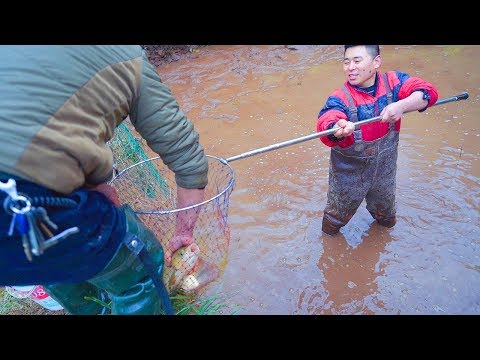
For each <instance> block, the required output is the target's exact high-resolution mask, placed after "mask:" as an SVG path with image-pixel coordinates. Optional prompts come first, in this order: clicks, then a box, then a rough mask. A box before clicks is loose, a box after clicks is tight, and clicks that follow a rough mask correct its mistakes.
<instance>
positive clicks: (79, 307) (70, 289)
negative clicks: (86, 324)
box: [43, 282, 110, 315]
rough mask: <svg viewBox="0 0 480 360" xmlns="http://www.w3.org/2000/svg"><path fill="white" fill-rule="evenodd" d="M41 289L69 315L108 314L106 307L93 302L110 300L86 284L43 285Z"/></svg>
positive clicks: (94, 287)
mask: <svg viewBox="0 0 480 360" xmlns="http://www.w3.org/2000/svg"><path fill="white" fill-rule="evenodd" d="M43 287H44V288H45V291H46V292H47V293H48V294H49V295H50V296H51V297H52V298H53V299H54V300H56V301H58V303H59V304H60V305H62V306H63V308H64V309H65V311H66V312H68V313H69V314H71V315H100V314H107V313H109V312H110V310H109V309H108V307H106V306H105V305H101V304H100V303H98V302H96V301H95V300H93V299H97V300H100V302H103V303H108V302H109V301H110V300H109V299H107V297H106V295H105V293H104V292H102V291H101V290H100V289H98V288H97V287H96V286H94V285H92V284H89V283H88V282H81V283H78V284H54V285H43ZM86 298H87V299H86Z"/></svg>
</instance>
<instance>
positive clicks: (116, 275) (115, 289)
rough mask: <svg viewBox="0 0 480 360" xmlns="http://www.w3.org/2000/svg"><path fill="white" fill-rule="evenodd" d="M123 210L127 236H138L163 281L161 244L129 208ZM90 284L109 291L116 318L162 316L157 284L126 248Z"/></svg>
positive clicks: (119, 251)
mask: <svg viewBox="0 0 480 360" xmlns="http://www.w3.org/2000/svg"><path fill="white" fill-rule="evenodd" d="M122 208H123V209H124V211H125V215H126V218H127V232H128V233H130V234H135V235H136V236H137V237H138V238H139V239H140V240H141V241H142V242H143V243H144V244H145V247H146V249H147V250H148V252H149V254H150V256H151V258H152V261H153V263H154V264H155V266H156V267H157V269H158V270H157V271H158V274H159V276H160V278H161V277H162V272H163V264H164V255H163V248H162V246H161V245H160V242H159V241H158V240H157V238H156V237H155V235H153V233H152V232H151V231H150V230H149V229H148V228H147V227H146V226H145V225H144V224H143V223H142V222H141V220H140V219H139V218H138V217H137V215H136V214H135V212H134V211H133V210H132V208H131V207H130V206H129V205H123V206H122ZM89 282H90V283H92V284H94V285H95V286H97V287H99V288H101V289H105V290H107V291H108V293H109V297H110V299H111V300H112V304H111V308H112V315H113V314H135V315H139V314H144V315H154V314H160V312H161V302H160V297H159V295H158V292H157V289H156V288H155V286H154V284H153V281H152V280H151V278H150V276H149V275H148V273H147V272H146V271H145V268H144V265H143V263H142V262H141V261H140V259H139V258H138V256H137V255H135V254H134V253H132V252H131V251H130V250H129V249H128V248H127V247H126V246H125V245H122V246H120V248H119V249H118V251H117V253H116V254H115V256H114V257H113V259H112V260H111V261H110V263H109V264H108V265H107V266H106V267H105V269H103V270H102V271H101V272H100V273H99V274H98V275H96V276H95V277H94V278H92V279H90V280H89Z"/></svg>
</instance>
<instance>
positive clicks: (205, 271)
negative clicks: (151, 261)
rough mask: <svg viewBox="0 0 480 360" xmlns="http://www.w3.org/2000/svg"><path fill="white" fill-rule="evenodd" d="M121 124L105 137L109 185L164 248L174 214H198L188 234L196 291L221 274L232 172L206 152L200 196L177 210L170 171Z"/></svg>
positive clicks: (227, 240)
mask: <svg viewBox="0 0 480 360" xmlns="http://www.w3.org/2000/svg"><path fill="white" fill-rule="evenodd" d="M127 124H129V123H128V121H125V122H124V123H122V124H121V125H120V126H119V127H118V128H117V129H116V131H115V136H114V138H112V140H111V141H110V142H109V146H110V148H111V149H112V152H113V155H114V161H115V164H116V165H115V167H116V168H117V171H118V172H117V175H116V176H115V177H114V179H113V180H112V182H111V185H112V186H114V187H115V189H116V190H117V193H118V196H119V199H120V202H121V203H122V204H129V205H130V206H131V207H132V209H133V210H134V211H135V213H136V214H137V215H138V217H139V218H140V219H141V220H142V222H143V223H144V224H145V225H146V226H147V227H148V228H149V229H150V230H151V231H152V232H153V233H154V234H155V236H156V237H157V239H158V240H159V241H160V242H161V244H162V245H163V247H164V249H165V248H166V244H167V242H168V241H169V240H170V239H171V237H172V236H173V234H174V232H175V224H176V217H177V216H178V215H179V214H181V213H185V212H192V211H195V212H197V213H198V219H197V222H196V225H195V228H194V233H193V238H194V242H195V243H196V244H197V245H198V247H199V248H200V252H199V259H198V260H199V261H198V267H197V268H196V270H195V272H194V273H193V274H191V275H193V276H195V279H196V280H197V281H198V283H199V285H198V286H195V291H196V292H197V291H200V289H202V288H204V287H205V286H204V285H208V284H209V283H211V282H212V281H213V280H215V279H218V278H219V277H220V276H221V275H222V273H223V271H224V269H225V266H226V263H227V259H228V249H229V244H230V228H229V226H228V204H229V198H230V194H231V193H232V191H233V186H234V182H235V176H234V171H233V169H232V168H231V166H230V165H229V164H228V163H227V162H226V161H225V160H224V159H220V158H217V157H214V156H210V155H207V159H208V165H209V175H208V185H207V187H206V188H205V199H206V200H205V201H203V202H202V203H200V204H196V205H193V206H189V207H185V208H183V209H179V208H177V186H176V182H175V173H173V172H172V171H171V170H170V169H169V168H168V167H167V166H166V165H165V164H164V163H163V161H162V160H161V158H160V157H158V156H157V157H152V158H148V156H147V154H146V153H145V152H144V148H143V146H142V144H141V142H140V141H139V140H137V139H136V138H135V136H134V135H133V133H132V131H131V130H130V128H129V126H127ZM130 126H131V125H130ZM166 269H167V268H166Z"/></svg>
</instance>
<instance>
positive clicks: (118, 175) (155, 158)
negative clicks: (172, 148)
mask: <svg viewBox="0 0 480 360" xmlns="http://www.w3.org/2000/svg"><path fill="white" fill-rule="evenodd" d="M205 156H206V157H207V158H212V159H215V160H217V161H219V162H220V163H222V164H223V165H226V166H227V167H228V168H229V171H230V174H231V179H230V181H229V182H228V184H227V186H226V187H225V189H223V190H222V191H220V192H219V193H218V194H217V195H215V196H213V197H211V198H209V199H207V200H204V201H202V202H200V203H198V204H194V205H190V206H187V207H183V208H179V209H173V210H151V211H147V210H134V211H135V213H137V214H159V215H164V214H173V213H177V212H180V211H186V210H190V209H195V208H197V207H200V206H202V205H205V204H208V203H209V202H211V201H213V200H215V199H217V198H219V197H220V196H222V195H223V194H225V193H226V192H227V191H228V190H229V189H233V185H234V183H235V171H234V170H233V168H232V167H231V166H230V164H229V163H228V161H227V160H225V159H223V158H220V157H217V156H213V155H207V154H205ZM158 159H161V157H160V156H155V157H152V158H148V159H146V160H142V161H139V162H137V163H135V164H133V165H130V166H128V167H126V168H125V169H123V170H122V171H120V172H119V173H118V174H117V175H115V177H114V178H113V179H112V180H110V181H109V184H110V185H112V184H113V183H114V182H115V180H116V179H118V178H120V177H121V176H122V175H123V174H125V173H126V172H127V171H129V170H131V169H132V168H134V167H136V166H139V165H142V164H143V163H146V162H149V161H155V160H158Z"/></svg>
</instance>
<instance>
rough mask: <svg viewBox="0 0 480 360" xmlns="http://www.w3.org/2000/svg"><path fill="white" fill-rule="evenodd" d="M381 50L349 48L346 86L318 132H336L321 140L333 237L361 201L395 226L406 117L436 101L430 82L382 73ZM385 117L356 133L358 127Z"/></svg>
mask: <svg viewBox="0 0 480 360" xmlns="http://www.w3.org/2000/svg"><path fill="white" fill-rule="evenodd" d="M381 64H382V58H381V56H380V47H379V46H378V45H345V50H344V60H343V71H344V73H345V77H346V80H347V81H346V82H345V84H344V86H343V87H342V88H341V89H336V90H335V91H334V92H333V93H332V94H331V95H330V96H329V97H328V99H327V102H326V103H325V105H324V107H323V108H322V109H321V111H320V113H319V115H318V121H317V131H325V130H328V129H332V128H338V131H336V132H335V133H334V134H331V135H328V136H323V137H321V138H320V140H321V141H322V142H323V143H324V144H325V145H327V146H329V147H331V153H330V173H329V181H328V182H329V190H328V195H327V204H326V207H325V210H324V214H323V222H322V231H323V232H325V233H327V234H329V235H335V234H336V233H338V232H339V230H340V228H341V227H342V226H344V225H346V224H347V223H348V221H349V220H350V219H351V218H352V216H353V215H354V214H355V212H356V211H357V209H358V207H359V206H360V204H361V203H362V201H363V199H365V200H366V203H367V210H368V211H369V212H370V214H371V215H372V216H373V217H374V218H375V220H376V221H377V222H378V223H379V224H380V225H383V226H386V227H392V226H394V225H395V223H396V216H395V215H396V204H395V187H396V185H395V177H396V170H397V155H398V141H399V132H400V124H401V117H402V115H403V113H405V112H409V111H415V110H418V111H419V112H422V111H425V110H426V109H427V108H428V107H430V106H432V105H434V104H435V103H436V102H437V99H438V92H437V90H436V88H435V87H434V86H433V85H432V84H431V83H429V82H427V81H425V80H423V79H421V78H418V77H413V76H410V75H408V74H406V73H402V72H399V71H387V72H386V73H383V74H382V73H380V72H379V71H378V68H379V67H380V65H381ZM376 116H382V119H381V121H378V122H371V123H368V124H365V125H363V126H361V128H360V129H357V130H355V122H357V121H360V120H365V119H370V118H373V117H376Z"/></svg>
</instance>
